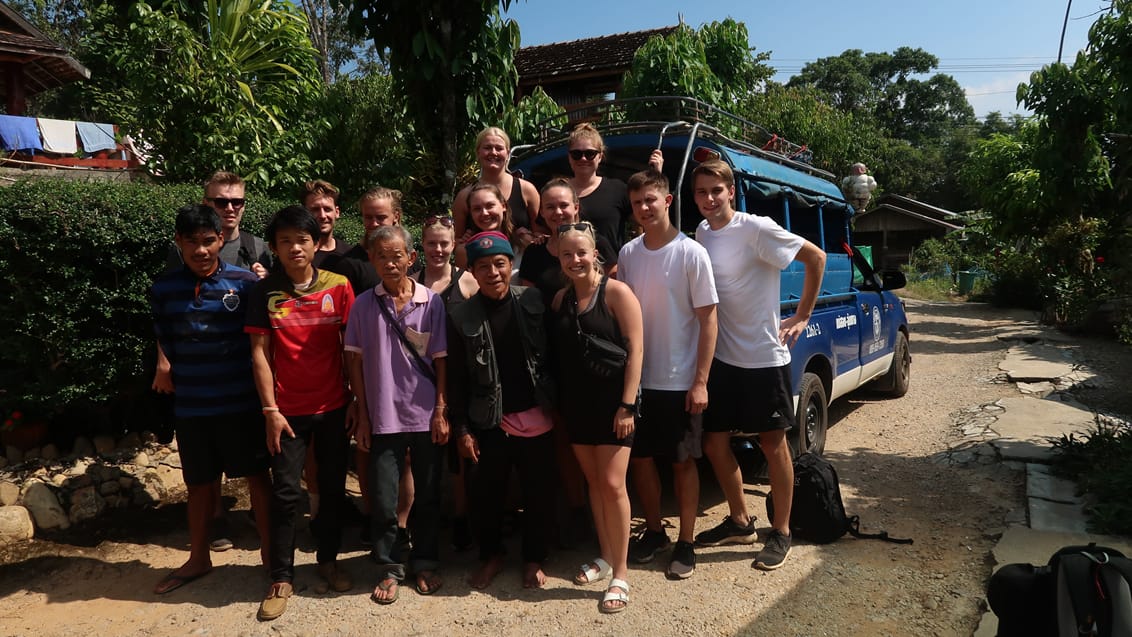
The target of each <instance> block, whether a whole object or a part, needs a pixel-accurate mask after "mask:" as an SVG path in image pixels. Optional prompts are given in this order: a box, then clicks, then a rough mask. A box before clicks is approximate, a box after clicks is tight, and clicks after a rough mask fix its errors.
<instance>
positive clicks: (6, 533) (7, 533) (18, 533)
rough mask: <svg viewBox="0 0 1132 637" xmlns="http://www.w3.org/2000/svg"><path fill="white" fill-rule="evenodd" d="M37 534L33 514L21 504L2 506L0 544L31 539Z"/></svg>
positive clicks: (0, 508) (0, 512)
mask: <svg viewBox="0 0 1132 637" xmlns="http://www.w3.org/2000/svg"><path fill="white" fill-rule="evenodd" d="M34 535H35V525H34V524H32V522H31V514H30V513H28V510H27V509H25V508H24V507H21V506H4V507H0V544H8V543H10V542H16V541H20V540H30V539H31V538H32V537H33V536H34Z"/></svg>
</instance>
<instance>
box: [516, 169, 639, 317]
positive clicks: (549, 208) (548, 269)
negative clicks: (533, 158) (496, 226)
mask: <svg viewBox="0 0 1132 637" xmlns="http://www.w3.org/2000/svg"><path fill="white" fill-rule="evenodd" d="M539 201H540V202H541V207H540V208H539V215H540V216H541V217H542V221H543V224H544V225H545V226H546V227H547V228H549V229H550V236H549V237H547V239H546V241H545V242H544V243H539V244H535V245H532V246H530V247H529V248H527V251H526V254H524V256H523V262H522V264H521V265H520V266H519V280H520V281H522V284H523V285H528V286H533V287H537V288H538V289H539V291H540V292H542V298H543V301H545V302H546V304H547V305H549V304H550V301H551V300H552V299H554V295H555V294H557V293H558V291H559V290H561V289H562V283H563V281H564V279H563V277H562V266H560V265H559V263H558V235H559V234H560V233H561V232H562V230H563V229H564V228H565V227H566V226H568V225H571V224H577V223H578V222H579V221H581V219H580V217H579V213H580V211H579V208H578V193H577V192H575V191H574V187H573V186H571V185H570V182H569V181H568V180H566V179H565V178H563V177H556V178H554V179H551V180H550V181H548V182H546V185H545V186H543V187H542V191H541V192H540V193H539ZM584 223H587V224H589V222H584ZM595 231H596V228H595ZM597 251H598V254H600V255H601V259H602V263H603V264H604V266H605V270H606V272H607V273H608V274H609V275H610V276H613V274H614V273H615V272H616V270H617V250H615V249H614V248H613V245H612V244H611V242H610V241H609V240H608V239H607V238H606V237H604V236H601V235H600V234H598V235H597Z"/></svg>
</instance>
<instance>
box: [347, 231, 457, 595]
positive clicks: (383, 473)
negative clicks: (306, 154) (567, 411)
mask: <svg viewBox="0 0 1132 637" xmlns="http://www.w3.org/2000/svg"><path fill="white" fill-rule="evenodd" d="M366 242H367V245H366V248H367V250H368V252H369V258H370V263H372V264H373V267H374V268H375V269H376V270H377V273H378V275H380V276H381V285H379V286H377V287H375V288H372V289H371V290H367V291H365V292H362V293H360V294H359V295H358V297H357V299H356V301H355V302H354V309H353V310H352V311H351V312H350V320H349V321H348V322H347V327H346V353H347V361H348V366H349V372H350V386H351V388H352V389H353V392H354V396H356V397H357V400H358V409H357V414H358V419H357V423H356V426H355V430H354V438H355V439H356V440H357V441H358V448H359V449H362V450H368V451H369V452H370V453H369V458H370V465H369V468H370V471H369V481H370V484H369V487H370V488H369V493H370V498H371V502H370V517H371V520H372V522H371V525H372V539H373V558H374V560H375V561H376V562H377V563H378V565H379V566H378V584H377V587H376V588H375V589H374V591H373V595H372V596H371V598H372V599H373V601H375V602H377V603H379V604H392V603H393V602H395V601H397V596H398V593H399V590H400V583H401V582H402V581H403V580H404V579H405V573H406V568H405V567H406V564H405V562H406V560H405V556H404V555H403V550H402V548H401V547H402V546H403V544H400V543H398V542H397V489H398V483H399V481H400V476H401V471H402V469H403V468H404V464H405V461H406V458H405V453H406V451H407V452H408V453H409V455H410V457H412V463H411V465H412V467H411V470H412V475H413V481H414V482H415V483H416V500H415V501H414V503H413V528H412V533H413V545H412V549H411V551H410V554H409V556H408V558H409V559H408V567H409V568H408V571H409V572H412V573H415V574H416V582H415V584H414V587H415V588H416V590H417V592H418V593H420V594H421V595H431V594H433V593H435V592H436V591H437V590H438V589H439V588H440V586H441V584H442V580H441V579H440V576H439V575H437V567H438V566H439V541H438V539H437V535H438V526H439V513H440V472H441V468H442V466H443V463H442V459H443V458H444V457H445V456H444V454H443V452H442V447H441V445H443V444H445V443H446V442H448V420H447V418H446V415H445V409H446V406H445V402H444V396H445V378H446V373H445V372H446V369H445V361H446V357H447V343H448V336H447V332H446V329H447V325H446V323H445V312H444V302H443V301H442V300H441V299H440V297H438V296H437V295H436V294H435V293H434V292H433V291H432V290H429V289H428V288H427V287H425V286H424V285H420V284H418V283H417V282H416V281H414V280H413V279H412V278H410V277H408V276H407V272H408V270H409V266H410V265H412V264H413V263H414V262H415V261H416V259H417V255H416V252H414V251H413V249H412V247H411V246H412V245H413V238H412V236H411V235H410V234H409V232H408V231H407V230H405V229H404V228H402V227H400V226H389V227H383V228H378V229H377V230H375V231H373V232H372V233H370V235H369V236H368V237H366Z"/></svg>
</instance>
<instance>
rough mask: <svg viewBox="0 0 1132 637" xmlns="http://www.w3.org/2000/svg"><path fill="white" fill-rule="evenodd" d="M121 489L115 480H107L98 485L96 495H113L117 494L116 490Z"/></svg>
mask: <svg viewBox="0 0 1132 637" xmlns="http://www.w3.org/2000/svg"><path fill="white" fill-rule="evenodd" d="M121 488H122V487H121V486H120V485H119V484H118V481H117V480H107V481H106V482H103V483H102V484H100V485H98V493H99V495H114V494H115V493H118V489H121Z"/></svg>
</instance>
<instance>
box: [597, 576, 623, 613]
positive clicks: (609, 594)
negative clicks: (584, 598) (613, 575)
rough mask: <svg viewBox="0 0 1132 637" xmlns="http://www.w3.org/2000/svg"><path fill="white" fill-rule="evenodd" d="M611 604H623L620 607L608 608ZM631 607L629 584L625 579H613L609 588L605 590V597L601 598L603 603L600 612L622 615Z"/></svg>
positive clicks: (599, 607)
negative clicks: (622, 612)
mask: <svg viewBox="0 0 1132 637" xmlns="http://www.w3.org/2000/svg"><path fill="white" fill-rule="evenodd" d="M615 588H620V589H621V590H620V591H616V592H614V590H613V589H615ZM609 602H621V605H620V606H606V604H607V603H609ZM628 607H629V582H626V581H625V580H623V579H613V580H610V582H609V588H607V589H605V597H602V598H601V603H600V604H598V610H600V611H601V612H603V613H609V614H612V613H620V612H621V611H623V610H625V609H626V608H628Z"/></svg>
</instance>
